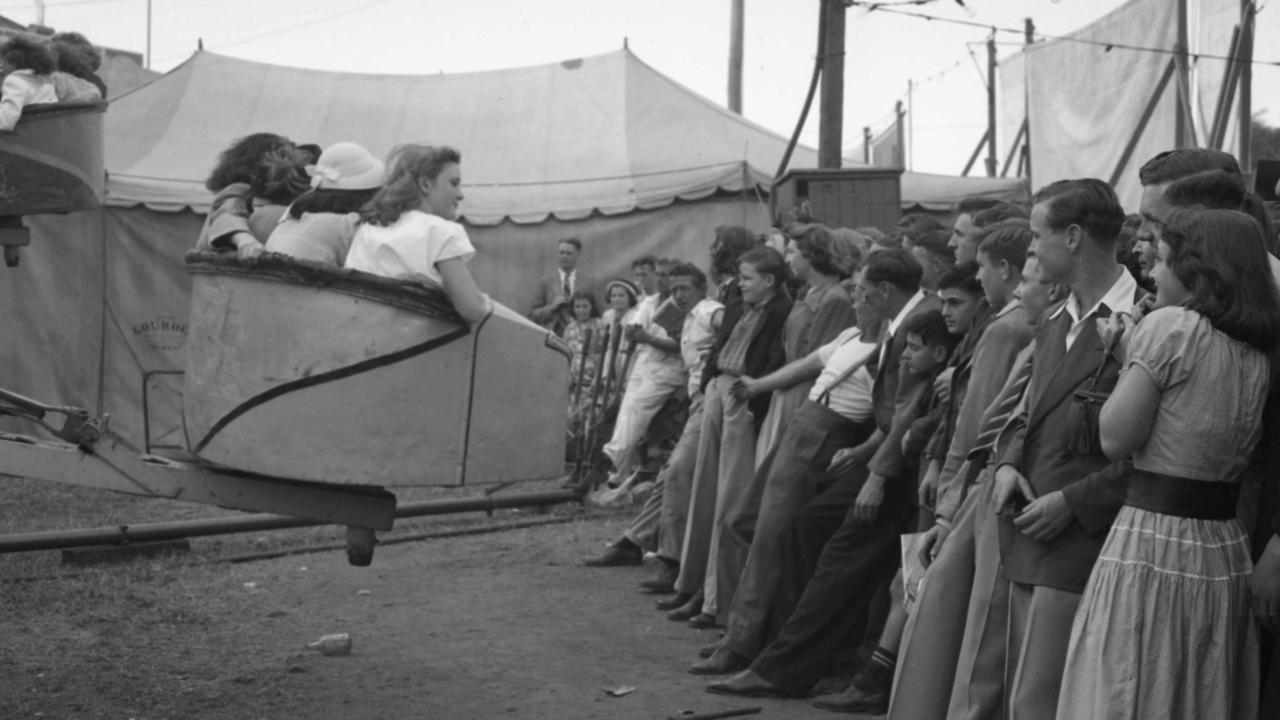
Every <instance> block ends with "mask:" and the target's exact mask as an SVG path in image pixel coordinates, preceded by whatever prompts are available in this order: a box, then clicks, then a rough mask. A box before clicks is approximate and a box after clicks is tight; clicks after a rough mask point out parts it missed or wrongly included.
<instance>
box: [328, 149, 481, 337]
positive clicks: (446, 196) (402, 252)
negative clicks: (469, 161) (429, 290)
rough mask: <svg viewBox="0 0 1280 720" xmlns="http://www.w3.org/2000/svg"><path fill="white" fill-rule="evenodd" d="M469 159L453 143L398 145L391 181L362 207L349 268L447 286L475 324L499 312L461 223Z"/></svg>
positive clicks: (390, 161) (457, 307) (463, 313)
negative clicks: (475, 272) (478, 275)
mask: <svg viewBox="0 0 1280 720" xmlns="http://www.w3.org/2000/svg"><path fill="white" fill-rule="evenodd" d="M461 162H462V156H461V155H460V154H459V153H458V151H457V150H454V149H453V148H451V147H447V146H438V147H432V146H429V145H401V146H399V147H397V148H395V149H394V150H392V151H391V155H390V156H389V157H388V163H387V164H388V165H389V166H390V167H391V170H390V172H389V173H388V174H387V182H386V184H385V185H383V186H382V188H381V189H380V190H378V192H377V193H376V194H375V195H374V196H373V199H372V200H370V201H369V204H368V205H366V206H365V207H364V209H363V210H362V211H361V212H360V228H359V229H358V230H357V231H356V236H355V239H353V240H352V241H351V251H350V252H348V253H347V261H346V266H347V267H348V268H351V269H352V270H360V271H362V272H367V273H373V274H374V275H381V276H383V277H388V278H395V279H398V280H416V281H419V282H423V283H425V284H427V285H433V286H436V287H443V288H444V291H445V293H446V294H447V295H448V296H449V300H450V301H452V302H453V307H454V309H455V310H457V311H458V314H459V315H461V316H462V319H463V320H466V321H467V322H469V323H473V324H474V323H478V322H480V321H481V320H483V319H484V318H486V317H487V316H488V315H489V313H491V312H493V301H492V300H490V299H489V297H488V296H487V295H485V294H484V293H482V292H480V288H478V287H476V282H475V279H474V278H472V277H471V272H470V271H468V270H467V265H466V263H467V261H468V260H470V259H471V258H472V257H474V256H475V254H476V251H475V248H474V247H472V245H471V238H469V237H467V231H466V229H464V228H463V227H462V226H461V225H459V224H458V223H456V222H454V218H455V217H456V216H457V214H458V203H459V202H461V201H462V169H461Z"/></svg>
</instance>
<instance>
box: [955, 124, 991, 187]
mask: <svg viewBox="0 0 1280 720" xmlns="http://www.w3.org/2000/svg"><path fill="white" fill-rule="evenodd" d="M987 130H988V132H989V131H990V128H988V129H987ZM986 144H987V133H986V132H984V133H982V137H981V138H979V139H978V146H977V147H975V148H974V149H973V154H972V155H970V156H969V162H967V163H965V164H964V170H961V171H960V174H961V175H963V176H965V177H968V176H969V171H970V170H972V169H973V164H974V163H976V162H978V156H979V155H981V154H982V146H983V145H986Z"/></svg>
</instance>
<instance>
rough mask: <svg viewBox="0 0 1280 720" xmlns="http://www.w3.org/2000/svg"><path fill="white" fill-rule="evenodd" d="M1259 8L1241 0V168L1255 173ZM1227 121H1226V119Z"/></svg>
mask: <svg viewBox="0 0 1280 720" xmlns="http://www.w3.org/2000/svg"><path fill="white" fill-rule="evenodd" d="M1257 12H1258V8H1257V6H1256V5H1255V4H1254V3H1253V0H1241V8H1240V14H1241V16H1242V17H1241V20H1240V112H1239V113H1238V115H1239V116H1240V117H1239V122H1240V131H1239V133H1238V134H1239V135H1240V169H1241V170H1243V171H1244V172H1245V173H1246V174H1252V173H1253V142H1252V140H1253V29H1254V21H1255V17H1256V15H1257ZM1224 122H1225V121H1224Z"/></svg>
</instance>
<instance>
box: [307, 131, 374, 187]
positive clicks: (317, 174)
mask: <svg viewBox="0 0 1280 720" xmlns="http://www.w3.org/2000/svg"><path fill="white" fill-rule="evenodd" d="M307 174H309V175H310V176H311V187H313V188H316V189H317V190H373V189H375V188H379V187H382V184H383V183H384V182H386V176H387V169H386V166H384V165H383V164H382V161H381V160H379V159H378V158H376V157H374V156H373V155H370V154H369V151H368V150H365V149H364V148H363V147H361V146H359V145H357V144H355V143H349V142H340V143H335V144H333V145H330V146H329V147H327V148H325V150H324V152H323V153H321V154H320V159H319V160H317V161H316V164H315V165H308V166H307Z"/></svg>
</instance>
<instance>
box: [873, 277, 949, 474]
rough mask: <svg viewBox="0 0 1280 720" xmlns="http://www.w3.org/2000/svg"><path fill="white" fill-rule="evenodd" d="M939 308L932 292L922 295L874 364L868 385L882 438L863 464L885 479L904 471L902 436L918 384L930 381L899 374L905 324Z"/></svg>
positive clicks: (913, 415) (913, 414) (916, 397)
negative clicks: (880, 357)
mask: <svg viewBox="0 0 1280 720" xmlns="http://www.w3.org/2000/svg"><path fill="white" fill-rule="evenodd" d="M941 309H942V303H941V302H940V301H939V300H938V297H937V296H936V295H926V296H925V297H924V299H923V300H921V301H920V302H919V303H917V304H916V306H915V307H914V308H912V309H911V312H909V313H907V316H906V317H905V318H903V319H902V322H901V323H900V324H899V325H898V329H897V332H895V333H894V334H893V335H892V336H891V337H888V338H886V339H885V340H884V342H885V343H887V345H886V348H887V349H886V350H885V353H884V356H883V360H881V361H880V362H879V363H878V364H877V365H876V369H875V382H874V383H872V385H871V412H872V414H873V415H874V417H875V421H876V427H877V428H878V429H879V430H880V431H881V432H883V433H885V439H884V442H883V443H881V444H880V447H879V449H877V450H876V454H875V455H873V456H872V457H871V461H870V462H868V463H867V469H868V470H870V471H871V472H874V473H878V474H880V475H883V476H885V477H888V478H903V477H904V476H905V475H907V474H908V472H907V471H908V467H907V463H906V461H905V460H904V459H903V457H902V436H903V435H905V434H906V432H907V430H908V429H909V428H910V427H911V422H912V421H913V420H915V418H916V415H917V413H916V411H917V403H918V401H919V399H920V392H919V387H920V386H922V385H923V386H929V385H931V384H932V381H931V380H930V379H928V378H914V377H911V376H910V375H903V374H902V351H903V350H905V349H906V347H907V331H906V327H907V325H908V324H909V323H910V321H911V319H912V318H914V317H916V316H918V315H920V314H922V313H926V312H929V311H931V310H941ZM908 479H909V480H914V479H913V478H908Z"/></svg>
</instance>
